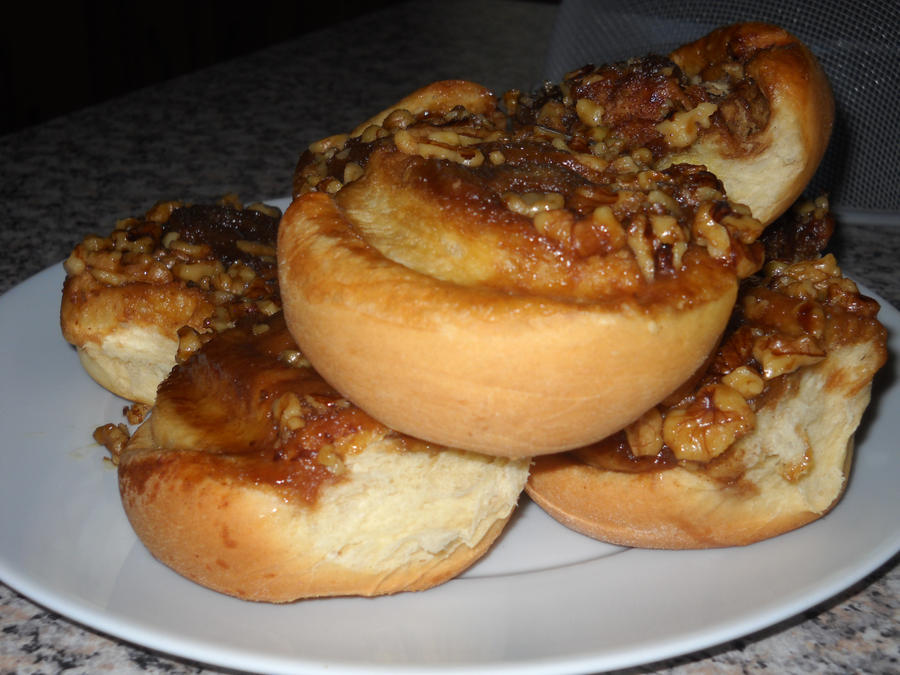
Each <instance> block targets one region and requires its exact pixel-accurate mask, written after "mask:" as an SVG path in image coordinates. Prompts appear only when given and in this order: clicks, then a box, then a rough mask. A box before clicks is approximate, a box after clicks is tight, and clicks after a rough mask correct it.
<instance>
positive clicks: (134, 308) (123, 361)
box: [60, 197, 281, 404]
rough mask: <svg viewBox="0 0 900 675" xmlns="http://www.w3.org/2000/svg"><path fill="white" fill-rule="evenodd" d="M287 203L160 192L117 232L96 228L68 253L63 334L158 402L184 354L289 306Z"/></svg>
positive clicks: (134, 397)
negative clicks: (282, 258) (281, 269)
mask: <svg viewBox="0 0 900 675" xmlns="http://www.w3.org/2000/svg"><path fill="white" fill-rule="evenodd" d="M280 215H281V213H280V212H279V211H278V210H277V209H273V208H272V207H267V206H265V205H261V204H254V205H251V206H248V207H247V208H246V209H244V208H243V207H242V206H241V205H240V204H239V203H238V202H237V201H236V200H235V199H234V198H233V197H229V198H226V199H225V200H223V202H222V203H221V204H217V205H188V204H184V203H181V202H160V203H157V204H156V205H154V206H153V208H151V209H150V210H149V211H148V212H147V214H146V215H145V216H143V217H142V218H127V219H124V220H122V221H120V222H119V223H117V224H116V227H115V229H114V230H113V231H112V232H111V233H110V234H109V235H108V236H104V237H100V236H97V235H89V236H87V237H85V238H84V240H83V241H82V242H81V243H79V244H78V246H76V247H75V249H74V250H73V251H72V253H71V254H70V256H69V258H68V259H67V260H66V263H65V268H66V273H67V274H66V281H65V284H64V287H63V295H62V304H61V308H60V323H61V327H62V332H63V336H64V337H65V339H66V340H67V341H68V342H70V343H71V344H72V345H74V346H75V347H76V348H77V350H78V356H79V358H80V359H81V363H82V365H83V366H84V368H85V370H86V371H87V372H88V374H89V375H90V376H91V377H93V378H94V379H95V380H96V381H97V382H98V383H99V384H100V385H102V386H103V387H105V388H106V389H109V390H110V391H112V392H113V393H115V394H118V395H119V396H122V397H123V398H126V399H128V400H131V401H137V402H140V403H145V404H152V403H153V401H154V399H155V397H156V387H157V386H158V385H159V383H160V382H161V381H162V380H163V379H164V378H165V377H166V375H168V373H169V371H170V370H171V369H172V367H173V366H174V365H175V363H176V361H177V360H179V358H180V359H183V358H185V357H186V356H187V355H189V354H190V353H191V352H192V351H193V350H195V349H196V348H197V347H199V345H200V344H201V343H202V342H203V341H204V340H206V339H207V338H208V337H209V336H210V335H211V334H212V333H214V332H215V331H216V330H221V329H224V328H227V327H229V326H231V325H233V323H234V321H235V320H236V319H238V318H240V317H244V316H267V315H269V314H272V313H274V312H276V311H278V310H279V309H280V302H279V296H278V285H277V280H276V278H275V247H274V244H275V232H276V227H277V223H278V217H280Z"/></svg>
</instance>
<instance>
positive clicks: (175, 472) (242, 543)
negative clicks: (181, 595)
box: [119, 425, 527, 602]
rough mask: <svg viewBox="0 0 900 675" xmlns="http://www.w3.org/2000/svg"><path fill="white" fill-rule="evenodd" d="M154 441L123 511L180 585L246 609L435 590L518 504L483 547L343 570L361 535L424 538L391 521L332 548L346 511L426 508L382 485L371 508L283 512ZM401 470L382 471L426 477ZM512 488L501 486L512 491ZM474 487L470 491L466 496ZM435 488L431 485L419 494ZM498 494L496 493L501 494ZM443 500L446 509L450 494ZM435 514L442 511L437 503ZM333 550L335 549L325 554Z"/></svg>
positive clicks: (128, 470) (143, 445)
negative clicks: (238, 601) (183, 581)
mask: <svg viewBox="0 0 900 675" xmlns="http://www.w3.org/2000/svg"><path fill="white" fill-rule="evenodd" d="M149 432H150V428H149V426H147V425H145V426H142V427H140V428H139V429H138V431H137V432H136V433H135V435H134V437H133V440H132V442H131V443H130V444H129V446H128V448H127V450H126V452H125V453H123V456H122V459H121V463H120V468H119V476H120V489H121V493H122V503H123V506H124V508H125V512H126V514H127V516H128V518H129V521H130V523H131V525H132V527H133V528H134V531H135V533H136V534H137V535H138V537H139V538H140V540H141V541H142V542H143V544H144V545H145V546H146V547H147V549H148V550H149V551H150V552H151V553H152V554H153V555H154V557H156V558H157V559H158V560H160V561H161V562H162V563H164V564H165V565H167V566H169V567H171V568H172V569H173V570H175V571H176V572H178V573H179V574H181V575H182V576H185V577H186V578H188V579H190V580H192V581H194V582H196V583H199V584H201V585H203V586H206V587H207V588H211V589H213V590H215V591H218V592H220V593H225V594H228V595H233V596H236V597H238V598H242V599H245V600H255V601H262V602H291V601H293V600H298V599H302V598H312V597H326V596H338V595H363V596H375V595H386V594H391V593H398V592H401V591H419V590H425V589H428V588H431V587H433V586H435V585H438V584H440V583H443V582H445V581H447V580H449V579H451V578H453V577H455V576H457V575H459V574H460V573H461V572H462V571H464V570H465V569H466V568H468V567H469V566H471V565H472V564H473V563H474V562H475V561H476V560H478V559H479V558H481V557H482V556H483V555H484V554H485V553H486V552H487V550H488V549H489V548H490V546H491V544H492V543H493V542H494V541H495V540H496V538H497V537H498V536H499V535H500V533H501V532H502V531H503V528H504V527H505V525H506V523H507V521H508V520H509V517H510V515H511V513H512V508H513V506H514V504H515V498H513V499H512V501H511V502H509V501H507V504H506V505H507V507H508V508H507V509H506V511H505V513H504V515H502V516H497V515H496V514H490V515H489V516H485V523H484V524H483V525H482V523H478V527H479V529H478V536H477V538H475V539H474V540H473V541H471V542H470V543H460V542H459V541H457V542H453V543H452V545H447V546H446V548H445V549H443V550H436V551H427V550H418V551H416V552H415V554H414V555H410V557H409V559H408V560H405V561H404V560H403V559H402V558H401V557H400V556H397V557H393V558H392V557H387V556H386V557H385V560H373V561H372V563H371V564H369V565H362V564H361V563H360V561H352V562H350V563H344V562H343V559H344V558H348V557H351V556H349V555H346V554H344V553H343V552H342V551H341V548H342V545H347V546H350V545H351V544H352V545H355V546H357V547H363V546H364V545H365V542H363V543H362V544H361V543H360V542H359V541H358V537H359V536H372V537H374V536H376V535H378V536H381V537H382V538H384V537H385V536H386V535H391V534H393V535H394V537H395V539H396V542H397V545H398V546H399V542H401V541H402V540H403V539H404V537H409V538H410V539H411V538H413V537H414V536H415V535H416V534H420V533H417V532H414V531H411V530H410V531H407V530H404V529H403V525H402V524H401V525H400V526H399V527H398V529H397V530H396V531H395V532H393V533H391V532H390V531H389V528H390V525H389V524H388V523H389V522H390V521H388V520H386V521H385V523H386V524H385V525H384V526H383V527H381V528H369V531H368V532H366V531H365V530H363V531H362V532H361V533H360V534H357V533H353V532H350V533H349V534H348V538H347V540H346V541H343V542H339V543H336V542H335V541H332V540H329V541H328V542H324V543H323V542H321V539H325V537H324V536H320V535H321V533H323V532H326V531H328V530H331V529H338V530H340V531H342V532H343V531H345V530H346V529H347V528H346V525H345V524H344V523H342V522H341V521H342V520H343V518H342V517H341V512H342V511H343V512H347V510H348V509H349V510H350V511H349V512H350V513H352V512H354V511H353V510H354V509H357V508H366V507H368V506H370V505H371V504H372V502H374V500H375V499H378V498H379V495H380V498H381V499H382V501H384V500H392V501H389V502H388V503H389V504H390V505H391V506H392V507H394V508H397V509H400V510H401V512H402V510H403V509H405V508H410V507H413V506H419V507H421V506H422V505H421V504H415V502H414V501H412V500H410V501H407V502H404V501H402V500H399V499H397V497H396V495H391V494H390V493H389V490H388V486H387V485H384V486H381V487H380V490H382V492H380V493H375V494H373V495H371V496H369V497H367V499H366V500H365V501H362V500H357V501H353V500H352V495H351V499H349V500H347V498H344V500H335V501H334V503H333V504H327V505H326V506H324V507H322V508H320V509H319V512H318V513H317V510H316V509H314V508H312V507H310V506H308V505H305V504H302V503H301V504H298V503H291V502H289V503H285V500H284V497H283V495H282V494H280V493H278V492H276V491H272V490H266V489H261V488H253V487H252V486H248V485H235V484H233V483H231V482H229V481H222V480H221V479H219V480H217V479H216V478H210V477H209V476H205V475H197V470H196V467H197V465H196V464H194V463H193V462H192V459H191V456H190V454H189V453H184V454H180V453H177V452H175V451H171V450H170V451H159V450H157V449H156V448H155V447H154V446H153V441H152V439H151V438H150V433H149ZM372 452H377V450H373V451H372ZM460 461H465V460H460ZM148 465H149V466H148ZM458 468H459V467H458V466H456V467H454V466H453V465H450V466H449V467H448V468H446V469H444V470H443V472H442V474H443V475H444V476H446V477H447V478H450V477H451V474H452V473H453V472H454V469H458ZM404 469H405V467H403V466H402V465H399V466H392V465H391V463H390V462H389V461H388V462H386V463H385V466H384V467H382V469H381V471H384V470H387V472H388V474H389V473H390V471H391V470H394V471H397V472H398V473H397V475H398V476H404V477H405V479H408V480H409V481H410V482H415V481H416V480H417V479H418V478H421V477H418V478H417V477H416V476H415V475H413V474H409V473H407V472H406V471H404ZM491 469H492V467H488V471H487V472H486V473H485V478H484V482H485V483H487V482H488V481H489V480H491V478H493V479H494V480H497V481H498V482H499V481H500V480H502V478H501V477H500V471H492V470H491ZM145 472H149V473H150V475H149V477H147V478H146V479H145V480H143V479H136V478H135V477H136V476H140V475H141V474H142V473H145ZM510 473H513V472H512V471H510ZM516 473H518V478H517V480H518V481H519V482H518V485H519V487H520V488H521V485H522V484H523V483H524V480H525V476H526V475H527V469H526V468H525V467H524V466H523V467H520V468H519V469H518V470H517V472H516ZM364 478H365V477H364V476H363V477H361V478H360V479H359V480H364ZM506 480H507V484H506V485H505V486H504V487H508V485H509V484H511V483H512V482H513V479H510V478H506ZM474 486H475V483H474V482H473V484H472V485H470V486H469V487H470V488H471V487H474ZM435 487H437V486H436V485H434V484H432V483H430V482H429V483H427V484H426V485H423V488H422V489H423V490H425V489H430V488H435ZM490 492H491V490H490V488H489V486H485V485H482V486H481V490H480V493H481V495H482V496H494V495H490ZM500 492H501V490H500V489H497V490H495V493H496V494H499V493H500ZM442 497H443V499H444V500H445V501H447V497H446V495H442ZM506 499H507V500H508V499H509V497H508V496H506ZM431 505H432V506H433V507H434V506H435V505H437V506H442V505H441V504H440V503H439V502H438V500H437V499H435V500H434V501H433V502H432V503H431ZM457 506H459V505H457ZM443 508H444V511H443V512H442V513H441V514H440V515H441V516H442V518H439V519H437V520H436V522H435V523H434V528H435V530H439V529H440V527H441V526H444V527H450V526H454V525H455V522H454V521H455V520H456V518H455V517H454V514H453V513H451V512H450V509H449V508H448V507H446V506H443ZM468 510H469V511H471V508H469V509H468ZM395 524H396V522H395ZM423 529H424V528H423ZM353 536H355V537H356V538H357V540H356V541H354V540H353V539H352V538H351V537H353ZM460 538H462V535H460ZM328 544H330V545H332V546H333V548H328V547H327V545H328ZM373 548H374V547H373Z"/></svg>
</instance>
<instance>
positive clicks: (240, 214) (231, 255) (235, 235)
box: [164, 204, 278, 272]
mask: <svg viewBox="0 0 900 675" xmlns="http://www.w3.org/2000/svg"><path fill="white" fill-rule="evenodd" d="M173 230H174V231H177V232H180V233H181V237H182V238H183V239H184V240H185V241H188V242H190V243H192V244H206V245H208V246H209V247H210V248H211V249H212V253H213V257H215V258H216V259H217V260H221V261H222V262H223V263H224V264H225V265H230V264H233V263H236V262H243V263H245V264H247V265H249V266H250V267H252V268H253V269H255V270H256V271H257V272H259V271H260V270H261V268H262V267H263V263H262V261H261V260H260V258H259V256H255V255H251V254H249V253H247V252H246V251H242V250H241V249H239V248H238V246H237V242H238V241H240V240H245V241H253V242H260V243H263V244H268V245H269V246H273V247H274V246H275V240H276V238H277V236H278V218H275V217H273V216H269V215H267V214H264V213H261V212H259V211H254V210H252V209H234V208H231V207H228V206H220V205H214V204H194V205H191V206H184V207H182V208H180V209H176V210H175V211H173V212H172V215H171V216H170V217H169V220H168V221H167V222H166V224H165V227H164V231H173Z"/></svg>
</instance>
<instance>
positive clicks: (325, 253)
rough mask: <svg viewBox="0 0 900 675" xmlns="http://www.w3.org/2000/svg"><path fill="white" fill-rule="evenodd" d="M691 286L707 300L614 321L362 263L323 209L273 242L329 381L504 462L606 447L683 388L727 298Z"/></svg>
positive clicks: (727, 306) (348, 236)
mask: <svg viewBox="0 0 900 675" xmlns="http://www.w3.org/2000/svg"><path fill="white" fill-rule="evenodd" d="M707 273H708V274H707ZM697 274H698V275H704V277H705V278H706V279H707V280H708V281H709V282H710V283H709V285H708V286H706V290H707V291H712V290H714V292H711V293H710V294H709V297H706V298H703V299H702V300H698V301H697V302H695V303H684V304H683V305H681V306H678V305H675V304H673V305H668V306H667V305H666V304H665V303H659V304H657V305H656V306H653V305H650V306H647V307H642V306H640V305H638V304H636V303H630V304H629V303H623V304H622V305H618V306H614V307H613V308H612V309H610V308H609V307H608V306H605V305H603V304H597V305H593V306H592V305H586V304H578V303H572V302H565V301H554V300H552V299H550V298H546V297H540V296H538V297H534V296H521V295H508V294H503V293H498V292H495V291H490V290H485V289H483V288H478V287H476V288H469V287H464V286H460V285H456V284H450V283H447V282H443V281H440V280H436V279H434V278H431V277H428V276H426V275H423V274H420V273H417V272H415V271H413V270H411V269H409V268H408V267H405V266H403V265H400V264H397V263H394V262H392V261H390V260H388V259H387V258H384V257H383V256H380V255H378V254H377V252H375V251H373V250H372V249H371V248H368V247H366V245H365V244H364V243H363V242H361V241H360V239H359V238H358V237H357V236H356V235H355V234H354V231H353V230H352V228H351V227H349V226H348V224H347V223H346V221H345V219H344V218H343V217H342V215H341V213H340V212H339V211H338V210H337V208H336V207H335V205H334V203H333V201H332V200H331V199H329V198H328V197H327V196H326V195H323V194H321V193H310V194H307V195H305V196H303V197H302V198H301V199H299V200H297V201H295V202H294V203H293V204H292V205H291V207H289V209H288V210H287V212H286V213H285V217H284V218H283V219H282V224H281V230H280V239H279V275H280V283H281V287H282V289H289V290H283V293H282V295H283V303H284V312H285V318H286V320H287V322H288V326H289V327H290V328H291V332H292V333H293V334H294V335H295V336H297V337H298V343H299V344H300V345H301V348H302V350H303V352H304V353H305V354H306V355H307V357H308V358H309V359H310V360H311V361H312V362H313V363H314V364H315V365H316V368H317V370H319V372H320V373H322V375H323V377H325V379H326V380H328V381H329V382H331V383H332V385H334V386H335V387H336V388H337V389H338V390H340V391H342V392H343V393H344V394H345V395H346V396H347V397H348V398H349V399H350V400H353V401H354V402H356V403H357V404H358V405H360V407H362V408H364V409H365V410H367V411H368V412H369V413H370V414H372V415H373V416H374V417H376V418H377V419H380V420H381V421H382V422H384V423H385V424H387V425H388V426H391V427H392V428H395V429H398V430H400V431H403V432H405V433H409V434H411V435H415V436H418V437H421V438H425V439H428V440H430V441H432V442H438V443H442V444H445V445H450V446H451V447H463V448H466V449H471V450H476V451H479V452H485V453H489V454H498V455H506V456H513V457H516V456H518V457H527V456H532V455H534V454H542V453H547V452H555V451H559V450H563V449H566V448H572V447H577V446H579V445H583V444H585V443H587V442H590V441H592V440H596V439H597V438H601V437H603V436H605V435H607V434H608V433H611V432H612V431H614V430H616V429H618V428H619V427H621V426H622V425H623V424H627V423H628V422H630V421H631V420H632V419H633V418H634V416H635V415H636V412H635V411H641V410H643V409H646V407H647V406H648V405H652V403H653V402H654V401H655V400H658V399H659V398H661V397H663V396H665V395H667V394H668V393H669V392H671V391H672V390H673V389H674V388H675V387H677V386H678V385H679V384H680V383H681V382H682V381H683V380H684V379H686V378H687V377H688V376H690V375H691V374H692V373H693V372H694V371H695V370H696V369H697V368H698V367H699V366H700V364H701V363H702V362H703V361H704V360H705V358H706V355H707V354H708V353H709V350H710V349H712V347H713V346H714V344H715V341H716V340H717V339H718V337H719V334H720V333H721V331H722V330H723V328H724V326H725V323H726V322H727V319H728V316H729V315H730V313H731V307H732V304H733V302H734V297H735V293H736V283H735V281H734V279H733V277H731V275H729V274H727V273H724V272H722V271H721V270H719V269H718V268H716V267H709V268H706V267H704V268H702V271H701V270H700V269H698V271H697ZM686 336H687V337H686ZM637 362H641V363H644V364H645V368H641V369H635V368H634V367H633V364H634V363H637ZM597 411H603V414H602V415H600V414H598V412H597Z"/></svg>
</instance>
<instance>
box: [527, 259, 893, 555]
mask: <svg viewBox="0 0 900 675" xmlns="http://www.w3.org/2000/svg"><path fill="white" fill-rule="evenodd" d="M754 281H755V282H756V283H754V284H751V285H750V286H749V288H747V289H745V290H744V291H743V295H742V298H741V300H740V301H739V308H738V310H737V312H736V318H735V324H734V325H733V326H732V329H731V332H730V334H729V335H728V337H727V338H726V340H725V341H724V342H723V344H722V346H721V347H720V348H719V350H718V352H717V354H716V355H715V357H714V358H713V359H712V360H711V362H710V365H709V366H708V369H707V371H706V373H704V374H703V375H702V376H701V377H699V378H698V380H697V382H696V383H695V388H694V390H693V391H691V392H681V393H680V394H679V396H678V397H677V398H676V399H675V400H673V401H672V402H670V403H668V404H664V405H660V406H658V407H657V408H655V409H653V410H652V411H650V413H648V414H646V415H645V416H643V417H642V422H641V423H638V424H635V425H633V426H632V427H629V429H627V430H626V432H625V433H623V434H620V435H619V436H617V437H616V438H613V439H609V440H608V441H607V442H605V443H604V444H603V445H602V446H598V447H595V448H585V449H579V450H577V451H574V452H571V453H564V454H560V455H555V456H550V457H540V458H537V459H536V460H535V464H534V467H533V470H532V474H531V476H530V478H529V484H528V487H527V491H528V494H529V495H530V496H531V498H532V499H533V500H534V501H535V502H537V503H538V504H539V505H540V506H541V507H542V508H544V509H545V510H546V511H547V512H548V513H549V514H550V515H552V516H553V517H554V518H556V519H557V520H559V521H560V522H562V523H563V524H565V525H567V526H569V527H571V528H573V529H575V530H577V531H579V532H582V533H584V534H587V535H589V536H591V537H595V538H597V539H602V540H604V541H608V542H612V543H616V544H620V545H624V546H638V547H646V548H676V549H677V548H708V547H716V546H737V545H745V544H749V543H752V542H754V541H759V540H761V539H765V538H768V537H772V536H775V535H778V534H781V533H783V532H787V531H789V530H792V529H795V528H797V527H800V526H802V525H804V524H806V523H808V522H811V521H812V520H815V519H817V518H819V517H821V516H822V515H823V514H825V513H826V512H827V511H828V510H829V509H830V508H832V507H833V506H834V504H835V503H836V502H837V501H838V500H839V499H840V496H841V494H842V493H843V490H844V487H845V485H846V478H847V475H848V472H849V469H850V463H851V457H852V439H853V434H854V432H855V430H856V428H857V426H858V425H859V423H860V420H861V418H862V415H863V412H864V411H865V409H866V406H867V405H868V403H869V397H870V393H871V386H872V379H873V377H874V375H875V373H876V372H877V370H878V369H879V368H880V367H881V366H882V365H883V364H884V362H885V360H886V346H885V339H886V338H885V331H884V328H883V327H882V326H881V325H880V324H879V323H878V321H877V319H876V318H875V317H876V313H877V309H878V308H877V304H876V303H874V301H872V300H871V299H867V298H864V297H863V296H860V295H859V294H858V292H857V290H856V287H855V285H854V284H853V283H852V282H851V281H849V280H847V279H846V278H843V277H841V275H840V272H839V270H837V268H836V265H835V264H834V260H833V258H832V257H831V256H825V257H824V258H821V259H818V260H813V261H801V262H796V263H791V264H788V263H785V262H773V263H770V265H769V268H768V275H767V276H766V278H765V279H763V280H762V281H757V280H754ZM708 391H727V392H728V393H729V397H728V401H729V402H730V403H729V405H727V406H724V407H721V408H720V407H717V404H716V403H715V398H714V397H707V395H706V394H704V393H703V392H708ZM739 392H740V395H738V394H739ZM735 399H736V400H737V404H734V400H735ZM743 399H746V401H744V400H743ZM711 402H712V403H711ZM672 420H675V421H676V422H675V424H670V422H671V421H672ZM654 429H655V430H656V431H655V433H654ZM648 448H649V452H650V453H657V451H658V454H657V455H656V456H640V457H639V456H638V454H639V453H644V452H647V451H648Z"/></svg>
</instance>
